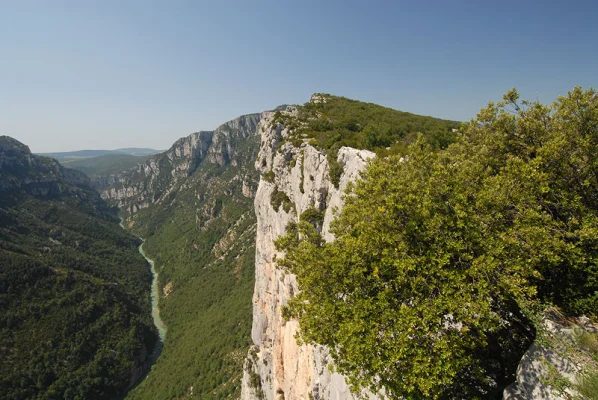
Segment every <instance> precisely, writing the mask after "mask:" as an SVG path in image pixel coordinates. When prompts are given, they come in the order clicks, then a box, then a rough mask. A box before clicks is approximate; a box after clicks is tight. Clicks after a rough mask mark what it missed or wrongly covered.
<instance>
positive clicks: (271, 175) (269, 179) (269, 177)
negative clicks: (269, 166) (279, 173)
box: [262, 170, 274, 183]
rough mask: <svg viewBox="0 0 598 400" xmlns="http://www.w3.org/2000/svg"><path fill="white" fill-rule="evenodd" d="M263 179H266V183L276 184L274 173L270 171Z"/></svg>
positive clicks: (265, 173)
mask: <svg viewBox="0 0 598 400" xmlns="http://www.w3.org/2000/svg"><path fill="white" fill-rule="evenodd" d="M262 178H264V180H265V181H266V182H270V183H272V182H274V171H272V170H269V171H266V172H264V173H263V175H262Z"/></svg>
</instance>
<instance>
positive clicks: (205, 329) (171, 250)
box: [114, 114, 259, 400]
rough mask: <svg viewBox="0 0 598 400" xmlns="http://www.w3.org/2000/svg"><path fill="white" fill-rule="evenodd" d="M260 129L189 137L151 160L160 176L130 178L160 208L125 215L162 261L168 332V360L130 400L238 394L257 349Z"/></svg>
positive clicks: (231, 128) (251, 119) (244, 122)
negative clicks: (254, 300) (254, 304)
mask: <svg viewBox="0 0 598 400" xmlns="http://www.w3.org/2000/svg"><path fill="white" fill-rule="evenodd" d="M258 121H259V115H257V114H256V115H249V116H244V117H240V118H239V119H237V120H233V121H231V122H230V123H227V124H225V125H223V126H221V127H220V128H218V129H216V130H215V131H214V132H213V133H212V132H203V133H201V134H200V133H198V134H197V135H195V136H193V135H192V136H191V138H194V137H201V138H202V139H201V140H196V141H194V140H193V139H189V140H188V138H183V139H181V140H180V141H178V142H177V143H175V145H173V148H172V149H171V150H169V151H168V152H167V153H163V154H161V155H157V156H155V157H154V158H152V159H150V160H148V163H147V164H148V165H154V166H156V168H155V169H153V170H152V171H155V174H149V175H143V174H144V171H137V172H135V173H131V174H129V175H127V177H126V179H123V181H124V182H125V183H124V185H131V187H140V188H142V189H140V190H139V191H138V193H139V195H142V196H143V197H144V199H148V198H149V199H154V202H153V203H151V204H150V205H149V206H148V207H146V208H142V209H140V210H138V211H137V212H135V213H133V214H132V215H128V213H127V212H126V211H127V210H128V209H129V208H128V206H125V207H123V208H124V210H123V211H124V212H123V215H124V216H126V217H127V219H126V221H125V225H126V226H127V227H128V228H129V229H131V230H132V231H133V232H135V233H137V234H138V235H140V236H141V237H143V238H146V242H145V245H144V250H145V251H146V252H147V254H148V256H149V257H151V258H152V259H153V260H155V267H156V269H157V271H158V272H159V287H160V291H161V293H160V295H161V299H160V315H161V317H162V319H163V320H164V322H165V324H166V326H167V327H168V333H167V335H166V338H165V342H164V347H163V350H162V354H161V355H160V357H159V358H158V360H157V362H156V364H155V365H154V367H153V368H152V371H151V373H150V374H149V375H148V377H147V378H146V379H145V380H144V381H143V382H142V383H141V384H140V385H139V386H138V387H137V388H135V389H134V390H133V391H131V392H130V393H129V395H128V397H127V398H128V399H140V400H141V399H143V400H146V399H147V400H149V399H178V398H186V397H189V396H190V395H191V394H193V396H194V397H196V398H200V399H224V398H238V396H239V394H240V386H241V377H242V367H243V361H244V357H245V355H246V354H247V350H248V349H249V345H250V341H251V339H250V330H251V317H252V312H251V296H252V293H253V286H254V257H255V246H254V243H255V214H254V211H253V198H252V192H253V191H254V190H255V188H256V186H257V181H258V175H257V172H256V171H255V169H254V162H255V158H256V155H257V150H258V146H259V136H258V135H257V122H258ZM210 135H213V136H210ZM193 143H194V144H195V146H196V147H195V148H191V147H192V146H193ZM180 149H184V152H183V151H182V150H180ZM183 153H184V155H183ZM177 157H178V158H177ZM179 167H180V168H179ZM177 168H179V169H177ZM149 170H150V168H148V171H149ZM175 170H176V171H177V173H176V174H173V173H172V172H173V171H175ZM174 175H176V178H175V177H174ZM145 182H151V185H153V186H151V185H150V184H145ZM139 183H141V185H139ZM119 185H123V184H117V185H115V186H114V187H115V188H116V189H119V188H120V186H119ZM134 185H139V186H134ZM150 189H151V190H150ZM136 199H137V198H131V199H121V201H123V204H129V203H127V202H130V201H136Z"/></svg>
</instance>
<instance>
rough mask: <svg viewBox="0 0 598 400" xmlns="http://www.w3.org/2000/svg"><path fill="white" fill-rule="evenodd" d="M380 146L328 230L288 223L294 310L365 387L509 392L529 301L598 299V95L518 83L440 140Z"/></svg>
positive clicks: (284, 245)
mask: <svg viewBox="0 0 598 400" xmlns="http://www.w3.org/2000/svg"><path fill="white" fill-rule="evenodd" d="M433 147H434V146H432V144H430V142H429V140H427V139H426V138H425V137H424V136H423V135H420V137H419V138H418V139H417V140H416V141H415V142H414V143H413V144H412V145H411V146H410V147H409V148H408V151H407V152H408V156H407V157H404V158H403V159H402V160H401V159H400V158H399V156H393V155H391V156H388V157H385V158H383V157H379V158H377V159H376V160H374V161H373V162H371V164H370V165H369V167H368V168H367V170H366V171H365V172H364V173H363V175H362V180H361V181H359V182H357V183H356V184H355V185H354V186H353V187H352V188H350V189H349V190H350V195H348V196H347V197H346V203H345V206H344V209H343V210H342V212H341V213H340V214H339V215H338V216H337V219H336V220H335V222H334V223H333V226H332V232H333V233H334V235H335V237H336V240H335V241H334V242H331V243H326V242H324V241H323V240H322V239H321V236H320V233H319V231H318V228H317V226H316V225H314V224H312V223H310V222H309V219H307V218H304V219H302V221H301V222H299V223H298V224H297V225H292V226H289V229H288V232H287V235H285V236H283V237H282V238H280V239H279V241H278V243H277V245H278V247H279V249H282V250H286V256H285V258H284V259H282V260H279V263H280V265H281V266H283V267H284V268H287V269H288V270H289V271H290V272H292V273H294V274H296V275H297V280H298V283H299V286H300V289H301V292H300V293H299V294H298V295H297V296H296V297H294V298H293V299H292V300H291V301H290V302H289V305H288V307H287V308H286V310H285V313H286V316H287V317H289V318H298V319H299V322H300V325H301V332H300V336H299V339H300V340H302V341H305V342H309V343H318V344H322V345H326V346H328V347H329V348H330V349H331V354H332V357H333V359H334V361H335V365H336V367H337V368H338V370H339V371H340V372H342V373H344V374H346V375H347V376H348V377H349V380H350V383H351V384H352V385H354V388H356V389H359V388H360V387H369V388H370V389H372V390H379V389H381V388H383V389H384V390H385V392H386V394H387V395H388V396H389V397H390V398H407V399H420V398H464V397H467V398H490V397H499V396H500V392H501V391H502V388H503V387H504V386H505V385H506V384H508V382H509V380H510V379H512V377H513V373H514V370H515V368H516V365H517V362H518V361H519V358H520V356H521V354H522V352H523V351H524V350H525V348H526V347H527V346H528V345H529V343H530V340H532V339H533V327H532V326H531V324H530V322H529V319H528V318H526V316H527V317H530V310H532V309H533V308H534V307H535V306H536V305H537V304H538V303H540V302H551V303H553V304H556V305H557V306H560V307H561V308H562V309H564V310H565V311H567V312H569V313H572V314H581V313H585V314H588V315H591V316H593V317H596V312H597V310H598V213H597V211H598V157H597V155H598V95H597V94H596V92H595V91H594V90H587V91H584V90H582V89H581V88H575V89H574V90H573V91H571V92H570V93H569V94H568V96H566V97H560V98H558V99H557V100H556V101H555V102H554V103H553V104H552V105H550V106H545V105H542V104H539V103H537V102H526V101H523V102H520V101H519V95H518V93H517V91H515V90H514V89H513V90H511V91H509V92H508V93H507V94H506V95H505V96H504V98H503V101H501V102H499V103H497V104H495V103H489V105H488V107H487V108H485V109H482V110H481V111H480V113H479V114H478V116H477V118H475V119H474V120H472V121H471V122H469V123H468V124H464V125H463V126H462V127H461V129H460V132H459V135H458V138H457V139H456V142H455V143H453V144H451V145H450V146H448V147H447V148H446V149H444V150H440V151H435V150H433Z"/></svg>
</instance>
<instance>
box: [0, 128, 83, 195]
mask: <svg viewBox="0 0 598 400" xmlns="http://www.w3.org/2000/svg"><path fill="white" fill-rule="evenodd" d="M0 171H1V172H2V174H1V175H0V191H9V190H23V191H25V192H26V193H28V194H30V195H33V196H41V197H44V196H47V195H49V194H54V195H58V194H61V193H63V192H65V191H72V190H74V188H72V187H69V186H68V185H72V186H86V187H87V186H90V185H91V181H90V180H89V178H88V177H87V175H85V174H84V173H83V172H80V171H76V170H74V169H69V168H64V167H63V166H62V165H60V163H59V162H58V161H56V160H55V159H53V158H49V157H43V156H38V155H35V154H32V153H31V151H30V150H29V147H28V146H26V145H24V144H23V143H21V142H19V141H18V140H16V139H13V138H11V137H9V136H0ZM65 183H66V184H68V185H64V184H65Z"/></svg>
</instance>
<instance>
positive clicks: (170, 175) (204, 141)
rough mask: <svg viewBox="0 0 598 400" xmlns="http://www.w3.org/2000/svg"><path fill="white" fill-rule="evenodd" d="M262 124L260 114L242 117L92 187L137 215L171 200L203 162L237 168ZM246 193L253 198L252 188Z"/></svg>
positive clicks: (128, 211)
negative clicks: (248, 139) (150, 206)
mask: <svg viewBox="0 0 598 400" xmlns="http://www.w3.org/2000/svg"><path fill="white" fill-rule="evenodd" d="M259 120H260V114H249V115H243V116H241V117H239V118H236V119H234V120H232V121H229V122H226V123H225V124H223V125H221V126H219V127H218V128H216V129H215V130H214V131H202V132H196V133H193V134H191V135H189V136H187V137H184V138H181V139H179V140H177V141H176V142H175V143H174V144H173V145H172V146H171V147H170V149H169V150H167V151H165V152H164V153H160V154H156V155H155V156H153V157H151V158H150V159H148V160H147V161H146V162H145V163H143V164H140V165H138V166H137V168H136V169H134V170H131V171H128V172H126V173H123V174H119V175H112V176H109V177H102V178H100V179H96V180H94V182H93V184H94V186H95V187H96V188H97V189H98V191H99V192H100V193H101V196H102V198H103V199H104V200H111V201H112V202H113V203H114V204H116V205H117V206H118V207H119V208H120V209H121V210H123V211H125V212H127V213H128V214H134V213H136V212H137V211H138V210H140V209H142V208H147V207H148V206H149V205H150V204H153V203H160V202H162V201H164V200H165V199H168V198H169V195H171V194H174V193H173V191H175V190H176V188H177V187H178V186H180V185H179V184H180V182H182V181H183V180H184V179H185V178H187V177H188V176H189V175H190V174H192V173H193V171H195V170H196V169H197V167H198V166H199V164H200V163H202V161H204V160H205V161H207V162H209V163H212V164H216V165H217V166H220V167H222V166H224V165H226V164H228V163H229V162H230V163H233V164H234V163H235V162H236V161H235V160H236V158H237V155H238V154H237V153H239V152H242V151H243V150H244V148H243V145H242V144H240V143H241V142H243V141H245V139H247V138H248V137H249V136H251V135H254V134H255V132H256V128H257V124H258V122H259ZM246 193H248V195H250V194H251V193H252V192H251V188H249V187H248V188H247V189H246Z"/></svg>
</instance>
